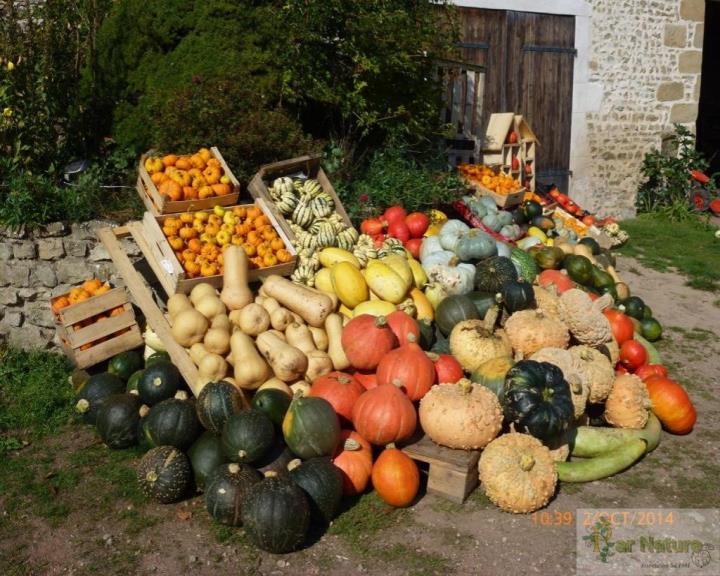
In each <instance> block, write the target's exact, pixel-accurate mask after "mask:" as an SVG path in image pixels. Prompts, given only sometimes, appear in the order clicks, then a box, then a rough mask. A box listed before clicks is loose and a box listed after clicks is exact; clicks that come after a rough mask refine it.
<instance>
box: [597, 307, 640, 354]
mask: <svg viewBox="0 0 720 576" xmlns="http://www.w3.org/2000/svg"><path fill="white" fill-rule="evenodd" d="M603 314H605V316H606V317H607V319H608V320H610V327H611V328H612V333H613V337H614V338H615V341H616V342H617V343H618V345H620V346H622V345H623V342H626V341H627V340H632V337H633V335H634V334H635V327H634V326H633V323H632V320H631V319H630V316H627V315H626V314H623V313H622V312H620V310H616V309H615V308H606V309H605V310H603Z"/></svg>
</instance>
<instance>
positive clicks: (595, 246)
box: [578, 236, 614, 266]
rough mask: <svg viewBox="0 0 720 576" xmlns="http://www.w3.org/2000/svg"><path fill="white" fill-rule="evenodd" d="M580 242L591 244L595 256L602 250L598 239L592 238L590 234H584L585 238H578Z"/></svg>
mask: <svg viewBox="0 0 720 576" xmlns="http://www.w3.org/2000/svg"><path fill="white" fill-rule="evenodd" d="M578 244H585V245H586V246H589V247H590V249H591V250H592V253H593V256H597V255H598V254H600V252H601V251H602V249H601V248H600V244H598V243H597V240H595V239H594V238H590V237H589V236H584V237H583V238H580V240H578ZM613 266H614V264H613Z"/></svg>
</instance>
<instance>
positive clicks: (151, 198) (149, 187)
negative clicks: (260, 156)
mask: <svg viewBox="0 0 720 576" xmlns="http://www.w3.org/2000/svg"><path fill="white" fill-rule="evenodd" d="M210 151H211V152H212V153H213V156H214V157H215V158H217V159H218V161H219V162H220V166H222V169H223V171H224V172H225V174H227V175H228V176H229V177H230V181H231V186H232V188H233V192H231V193H230V194H226V195H225V196H213V197H212V198H203V199H202V200H200V199H197V200H176V201H172V200H168V199H167V198H165V197H164V196H162V195H161V194H160V192H159V191H158V189H157V186H155V184H154V183H153V181H152V180H151V179H150V174H148V171H147V170H146V169H145V160H146V159H147V157H148V156H152V155H153V154H151V152H148V153H146V154H143V155H142V156H141V157H140V167H139V168H138V179H137V190H138V193H139V194H140V198H141V199H142V201H143V203H144V204H145V207H146V208H147V209H148V210H149V211H150V212H151V213H152V214H154V215H155V216H159V215H161V214H177V213H179V212H197V211H199V210H205V209H207V208H212V207H213V206H233V205H235V204H237V203H238V199H239V198H240V183H239V182H238V180H237V178H235V175H234V174H233V173H232V170H230V167H229V166H228V165H227V163H226V162H225V159H224V158H223V157H222V154H220V150H218V149H217V148H216V147H214V146H213V147H212V148H210Z"/></svg>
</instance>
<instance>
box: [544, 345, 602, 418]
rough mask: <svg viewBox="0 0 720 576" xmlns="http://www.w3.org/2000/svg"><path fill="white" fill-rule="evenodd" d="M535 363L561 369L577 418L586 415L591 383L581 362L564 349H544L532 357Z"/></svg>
mask: <svg viewBox="0 0 720 576" xmlns="http://www.w3.org/2000/svg"><path fill="white" fill-rule="evenodd" d="M530 360H535V362H548V363H550V364H553V365H554V366H557V367H558V368H560V370H561V371H562V373H563V377H564V378H565V380H566V381H567V383H568V386H570V397H571V398H572V402H573V406H574V408H575V418H580V417H581V416H582V415H583V414H584V413H585V407H586V405H587V401H588V397H589V395H590V382H589V380H588V375H587V372H586V371H585V370H584V369H583V366H582V364H581V363H580V361H579V360H578V359H577V358H576V357H575V356H574V355H573V354H571V353H570V351H569V350H564V349H562V348H542V349H540V350H538V351H537V352H535V353H534V354H533V355H532V356H530Z"/></svg>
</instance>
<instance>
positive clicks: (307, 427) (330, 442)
mask: <svg viewBox="0 0 720 576" xmlns="http://www.w3.org/2000/svg"><path fill="white" fill-rule="evenodd" d="M282 431H283V436H284V437H285V443H286V444H287V445H288V448H290V450H292V452H293V453H294V454H295V455H297V456H298V457H299V458H302V459H303V460H307V459H308V458H313V457H315V456H332V455H333V454H334V453H335V449H336V448H337V446H338V444H339V443H340V420H339V419H338V416H337V414H336V413H335V410H333V407H332V405H331V404H330V402H328V401H327V400H325V399H324V398H319V397H311V398H303V397H297V398H295V399H293V401H292V403H291V404H290V407H289V408H288V411H287V414H285V419H284V420H283V425H282Z"/></svg>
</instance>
